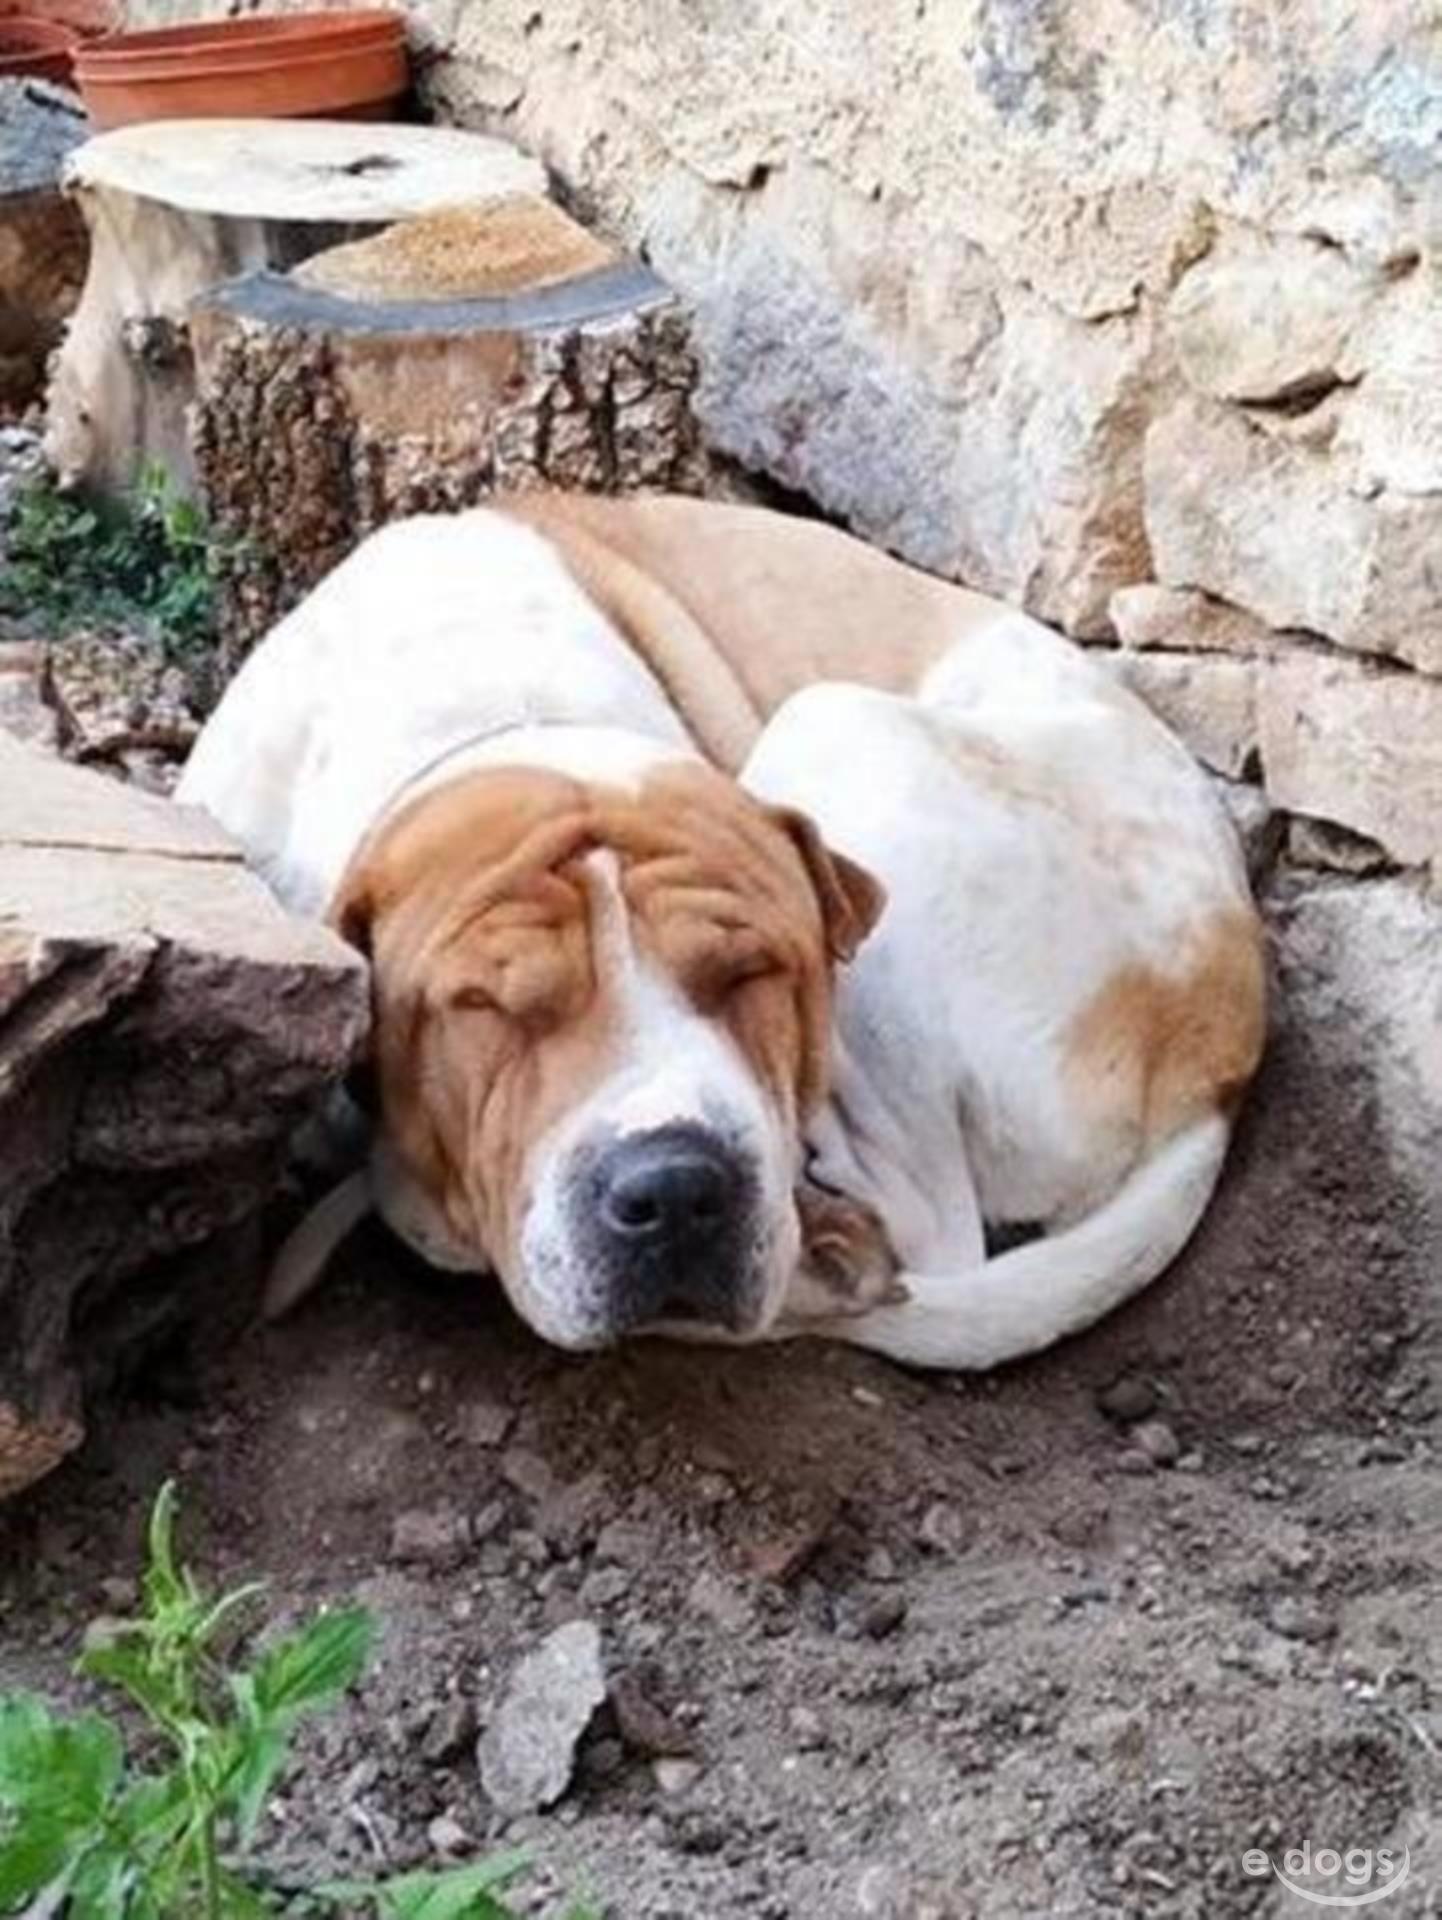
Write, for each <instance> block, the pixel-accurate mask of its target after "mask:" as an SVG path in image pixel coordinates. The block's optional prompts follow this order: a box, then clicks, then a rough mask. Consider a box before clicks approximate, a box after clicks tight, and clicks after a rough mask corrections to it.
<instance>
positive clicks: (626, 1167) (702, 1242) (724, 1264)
mask: <svg viewBox="0 0 1442 1920" xmlns="http://www.w3.org/2000/svg"><path fill="white" fill-rule="evenodd" d="M573 1192H574V1195H575V1199H574V1206H575V1208H576V1218H575V1222H574V1224H575V1228H576V1231H577V1233H578V1236H579V1237H580V1238H581V1239H582V1240H583V1241H584V1244H585V1253H586V1259H585V1264H586V1267H587V1268H588V1270H589V1271H590V1273H591V1275H592V1276H593V1293H594V1294H595V1295H598V1296H599V1298H598V1300H597V1304H598V1306H599V1307H600V1309H601V1311H602V1313H603V1315H604V1318H605V1320H606V1322H607V1325H608V1331H609V1332H611V1333H612V1334H613V1335H616V1334H622V1333H628V1332H631V1331H632V1330H634V1329H635V1328H637V1327H644V1326H649V1325H653V1324H655V1323H657V1322H688V1321H689V1322H698V1323H701V1324H703V1325H708V1326H714V1327H721V1328H724V1329H725V1330H726V1331H727V1332H729V1333H733V1334H742V1333H746V1332H749V1331H751V1330H752V1329H753V1328H754V1326H755V1325H756V1322H757V1320H758V1318H759V1316H760V1314H761V1311H762V1307H763V1300H764V1280H763V1277H762V1274H761V1271H760V1268H761V1262H760V1261H759V1260H758V1257H757V1255H758V1251H759V1249H758V1238H759V1216H760V1194H759V1191H758V1186H757V1181H756V1179H755V1176H754V1174H753V1172H752V1170H751V1169H750V1167H749V1165H748V1162H747V1160H746V1159H744V1158H743V1157H742V1156H741V1155H740V1154H739V1153H738V1152H736V1151H735V1150H734V1149H732V1148H731V1147H729V1146H728V1145H727V1143H726V1141H725V1139H724V1138H723V1137H722V1136H720V1135H718V1134H715V1133H712V1132H711V1131H710V1130H709V1129H708V1128H706V1127H703V1126H700V1125H697V1124H694V1123H689V1122H687V1123H676V1124H673V1125H669V1126H664V1127H657V1128H655V1129H652V1130H650V1131H647V1132H644V1133H633V1134H627V1135H623V1136H621V1137H619V1138H617V1139H614V1140H612V1141H611V1142H609V1143H608V1144H607V1145H605V1146H604V1147H602V1148H599V1149H593V1150H592V1151H591V1152H590V1153H589V1154H588V1156H587V1165H586V1167H585V1169H584V1173H583V1174H582V1177H581V1178H580V1179H579V1180H578V1181H577V1183H576V1186H575V1188H574V1189H573ZM597 1283H599V1284H597Z"/></svg>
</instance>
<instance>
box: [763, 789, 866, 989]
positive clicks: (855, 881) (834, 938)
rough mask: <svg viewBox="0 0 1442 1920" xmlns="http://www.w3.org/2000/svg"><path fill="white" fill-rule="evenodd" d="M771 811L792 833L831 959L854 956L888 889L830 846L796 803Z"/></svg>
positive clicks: (790, 834) (843, 958)
mask: <svg viewBox="0 0 1442 1920" xmlns="http://www.w3.org/2000/svg"><path fill="white" fill-rule="evenodd" d="M769 811H770V814H771V817H772V819H773V820H774V821H775V822H776V824H777V826H779V827H781V828H782V829H783V830H784V831H785V832H786V833H787V834H788V835H789V836H790V839H791V843H792V845H793V846H794V847H795V848H796V851H797V852H798V853H799V854H800V855H801V858H802V861H803V862H804V864H805V867H806V871H807V873H808V874H809V875H810V877H811V884H812V886H813V887H814V888H815V890H816V898H817V900H818V901H819V902H820V905H821V918H822V922H823V924H824V925H825V928H826V944H827V947H828V948H829V950H830V953H831V957H832V959H833V960H840V961H846V960H850V959H852V958H854V957H855V954H856V950H857V948H858V947H859V946H860V945H861V943H862V941H863V940H864V939H865V938H866V936H867V934H868V933H870V931H871V929H872V928H873V927H874V926H875V925H876V923H877V921H878V920H879V919H880V918H881V911H882V908H883V907H884V906H885V905H886V889H885V888H884V887H883V886H882V884H881V882H880V881H879V880H878V879H876V877H875V876H874V875H873V874H870V873H868V872H867V871H866V869H865V867H862V866H858V865H857V863H856V862H855V861H854V860H849V859H848V858H847V857H846V855H845V854H844V853H836V852H834V851H833V850H832V849H831V848H830V847H828V846H827V844H826V842H825V841H824V840H823V839H822V837H821V834H820V832H819V831H818V829H817V826H816V823H815V821H814V820H812V819H811V818H810V817H809V815H807V814H804V813H802V812H801V811H800V810H799V809H798V808H796V807H772V808H770V809H769Z"/></svg>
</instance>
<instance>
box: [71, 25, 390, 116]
mask: <svg viewBox="0 0 1442 1920" xmlns="http://www.w3.org/2000/svg"><path fill="white" fill-rule="evenodd" d="M75 73H76V78H77V79H78V81H79V83H80V91H81V93H82V95H83V96H84V99H85V104H86V106H87V107H88V108H89V110H90V117H91V119H92V120H93V121H94V122H95V124H96V126H97V127H100V128H110V127H121V126H128V125H129V124H131V122H133V121H137V120H176V119H185V120H211V119H238V120H246V119H259V120H275V119H284V120H292V119H302V118H307V117H311V116H319V115H326V116H330V117H337V116H343V115H356V114H366V113H372V114H373V113H377V112H379V111H380V110H381V109H383V108H384V107H386V106H388V105H389V104H390V103H392V102H393V101H395V100H398V99H399V98H400V96H401V95H402V94H404V92H405V91H406V87H407V85H408V84H409V80H410V70H409V64H408V61H407V57H406V44H405V23H404V21H403V20H402V18H401V16H400V15H399V14H395V13H385V12H381V11H379V10H369V9H367V10H357V11H355V12H347V13H291V14H281V15H275V16H256V15H251V16H250V17H248V18H244V19H239V20H213V21H206V22H204V23H201V24H197V25H194V26H187V27H162V28H159V29H157V30H155V31H153V32H148V33H118V34H112V35H111V36H110V37H109V38H108V39H105V40H101V41H97V42H95V43H94V44H92V45H90V46H87V47H83V48H81V49H80V50H79V51H78V52H77V54H76V58H75Z"/></svg>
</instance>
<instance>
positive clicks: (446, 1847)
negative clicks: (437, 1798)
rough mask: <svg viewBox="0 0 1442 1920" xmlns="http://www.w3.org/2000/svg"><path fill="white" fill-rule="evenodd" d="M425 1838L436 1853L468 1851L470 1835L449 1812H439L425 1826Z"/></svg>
mask: <svg viewBox="0 0 1442 1920" xmlns="http://www.w3.org/2000/svg"><path fill="white" fill-rule="evenodd" d="M426 1838H427V1840H429V1841H430V1843H431V1846H432V1847H433V1848H434V1849H435V1851H436V1852H437V1853H449V1854H457V1853H468V1852H469V1851H470V1848H471V1836H470V1835H469V1834H468V1833H467V1832H466V1830H465V1828H464V1827H463V1826H462V1825H461V1823H460V1821H459V1820H457V1819H455V1818H454V1816H453V1815H451V1814H449V1813H442V1814H439V1815H438V1816H437V1817H436V1818H435V1819H434V1820H432V1821H431V1823H430V1825H429V1826H428V1827H427V1828H426Z"/></svg>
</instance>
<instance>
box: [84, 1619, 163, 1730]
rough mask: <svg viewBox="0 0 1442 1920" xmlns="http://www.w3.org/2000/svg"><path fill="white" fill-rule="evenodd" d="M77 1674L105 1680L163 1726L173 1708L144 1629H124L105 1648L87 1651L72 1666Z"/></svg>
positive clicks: (90, 1648)
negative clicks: (156, 1668) (127, 1695)
mask: <svg viewBox="0 0 1442 1920" xmlns="http://www.w3.org/2000/svg"><path fill="white" fill-rule="evenodd" d="M75 1670H76V1672H77V1673H82V1674H85V1675H86V1676H87V1678H89V1679H92V1680H108V1681H109V1683H110V1684H111V1686H113V1687H119V1688H120V1690H121V1691H122V1692H123V1693H128V1694H129V1695H130V1698H131V1699H132V1700H133V1701H134V1702H135V1704H136V1705H137V1706H138V1707H139V1708H140V1709H141V1711H142V1712H143V1713H145V1714H147V1715H148V1716H149V1717H150V1718H151V1719H152V1720H154V1721H156V1722H157V1723H161V1724H163V1723H164V1721H165V1719H166V1716H167V1714H168V1712H169V1710H170V1708H171V1705H172V1688H171V1686H170V1685H169V1683H168V1682H167V1680H166V1679H165V1677H164V1676H163V1675H161V1674H158V1673H157V1672H156V1671H155V1663H154V1661H153V1659H152V1656H151V1649H150V1645H149V1642H148V1640H147V1638H146V1637H145V1634H144V1631H143V1629H141V1628H139V1627H136V1628H135V1629H133V1630H131V1629H129V1628H127V1629H126V1630H125V1631H123V1632H122V1633H120V1634H118V1635H117V1636H116V1638H115V1639H114V1640H112V1641H111V1642H110V1643H109V1645H108V1646H96V1647H87V1648H86V1650H85V1652H84V1653H82V1654H81V1656H80V1658H79V1659H78V1660H77V1661H76V1663H75Z"/></svg>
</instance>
